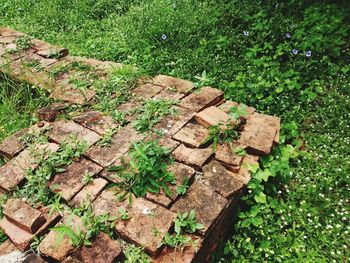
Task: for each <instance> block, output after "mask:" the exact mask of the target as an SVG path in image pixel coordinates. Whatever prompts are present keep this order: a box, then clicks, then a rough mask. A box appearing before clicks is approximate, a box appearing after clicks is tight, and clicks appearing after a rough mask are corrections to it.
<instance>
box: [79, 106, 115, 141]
mask: <svg viewBox="0 0 350 263" xmlns="http://www.w3.org/2000/svg"><path fill="white" fill-rule="evenodd" d="M73 120H74V121H75V122H77V123H79V124H80V125H82V126H84V127H85V128H88V129H90V130H93V131H94V132H96V133H98V134H100V135H104V134H105V133H106V132H107V131H108V130H111V129H115V128H117V127H118V125H117V123H116V122H115V121H114V120H113V118H112V117H111V116H108V115H104V114H103V113H102V112H98V111H87V112H84V113H82V114H81V115H79V116H77V117H75V118H73Z"/></svg>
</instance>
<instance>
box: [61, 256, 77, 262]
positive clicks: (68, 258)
mask: <svg viewBox="0 0 350 263" xmlns="http://www.w3.org/2000/svg"><path fill="white" fill-rule="evenodd" d="M62 263H82V262H81V261H80V260H78V259H76V258H74V257H71V256H69V257H67V258H66V259H65V260H63V261H62Z"/></svg>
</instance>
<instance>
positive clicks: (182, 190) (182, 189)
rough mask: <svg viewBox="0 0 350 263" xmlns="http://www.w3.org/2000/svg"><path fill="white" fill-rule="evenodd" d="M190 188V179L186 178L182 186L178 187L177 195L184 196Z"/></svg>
mask: <svg viewBox="0 0 350 263" xmlns="http://www.w3.org/2000/svg"><path fill="white" fill-rule="evenodd" d="M188 187H190V186H189V178H188V177H187V176H186V177H185V178H184V179H183V180H182V182H181V184H180V185H179V186H177V187H176V193H178V194H179V195H184V194H186V192H187V189H188Z"/></svg>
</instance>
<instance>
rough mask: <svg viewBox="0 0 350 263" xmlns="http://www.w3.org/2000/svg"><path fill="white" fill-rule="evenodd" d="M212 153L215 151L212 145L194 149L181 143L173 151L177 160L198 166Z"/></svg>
mask: <svg viewBox="0 0 350 263" xmlns="http://www.w3.org/2000/svg"><path fill="white" fill-rule="evenodd" d="M212 154H213V151H212V148H211V147H208V148H205V149H192V148H187V147H186V146H185V145H183V144H180V146H179V147H177V148H176V149H175V151H173V153H172V155H173V156H174V157H175V159H176V160H178V161H180V162H182V163H185V164H188V165H194V166H196V167H202V166H203V164H204V163H205V162H206V161H207V160H208V159H209V158H210V157H211V155H212Z"/></svg>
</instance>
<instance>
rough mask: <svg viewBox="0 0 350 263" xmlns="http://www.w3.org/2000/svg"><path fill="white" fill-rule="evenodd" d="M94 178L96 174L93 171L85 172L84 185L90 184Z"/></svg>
mask: <svg viewBox="0 0 350 263" xmlns="http://www.w3.org/2000/svg"><path fill="white" fill-rule="evenodd" d="M93 180H94V174H93V173H89V172H88V173H85V174H84V175H83V180H82V183H83V184H84V185H88V184H89V183H91V182H92V181H93Z"/></svg>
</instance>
